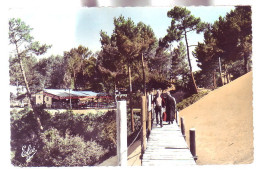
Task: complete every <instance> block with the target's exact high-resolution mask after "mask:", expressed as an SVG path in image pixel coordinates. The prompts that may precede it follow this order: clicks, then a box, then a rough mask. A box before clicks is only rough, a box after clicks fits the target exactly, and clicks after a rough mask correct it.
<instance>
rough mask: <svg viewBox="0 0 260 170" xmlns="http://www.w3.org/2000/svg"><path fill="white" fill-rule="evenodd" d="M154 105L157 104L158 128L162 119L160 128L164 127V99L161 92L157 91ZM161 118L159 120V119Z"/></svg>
mask: <svg viewBox="0 0 260 170" xmlns="http://www.w3.org/2000/svg"><path fill="white" fill-rule="evenodd" d="M153 103H155V108H154V110H155V114H156V126H159V119H160V126H161V127H163V125H162V97H161V92H160V90H157V94H156V97H155V98H154V100H153ZM158 117H159V118H158Z"/></svg>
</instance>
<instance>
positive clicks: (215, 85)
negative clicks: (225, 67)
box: [213, 70, 217, 89]
mask: <svg viewBox="0 0 260 170" xmlns="http://www.w3.org/2000/svg"><path fill="white" fill-rule="evenodd" d="M213 88H214V89H215V88H217V82H216V72H215V70H214V71H213Z"/></svg>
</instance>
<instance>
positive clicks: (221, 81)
mask: <svg viewBox="0 0 260 170" xmlns="http://www.w3.org/2000/svg"><path fill="white" fill-rule="evenodd" d="M218 63H219V74H220V83H221V86H223V80H222V70H221V60H220V57H219V58H218Z"/></svg>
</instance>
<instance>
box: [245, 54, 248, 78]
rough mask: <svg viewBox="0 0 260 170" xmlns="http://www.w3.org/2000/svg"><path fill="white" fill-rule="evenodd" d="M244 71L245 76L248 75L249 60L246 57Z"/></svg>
mask: <svg viewBox="0 0 260 170" xmlns="http://www.w3.org/2000/svg"><path fill="white" fill-rule="evenodd" d="M244 71H245V74H246V73H248V59H247V57H246V56H244Z"/></svg>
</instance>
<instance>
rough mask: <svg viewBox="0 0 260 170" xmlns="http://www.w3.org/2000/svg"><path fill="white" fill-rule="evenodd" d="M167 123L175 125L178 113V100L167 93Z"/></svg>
mask: <svg viewBox="0 0 260 170" xmlns="http://www.w3.org/2000/svg"><path fill="white" fill-rule="evenodd" d="M165 105H166V115H167V117H166V121H167V122H168V123H169V124H173V121H174V118H175V112H176V100H175V98H174V97H173V96H172V95H171V94H170V92H166V101H165Z"/></svg>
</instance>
